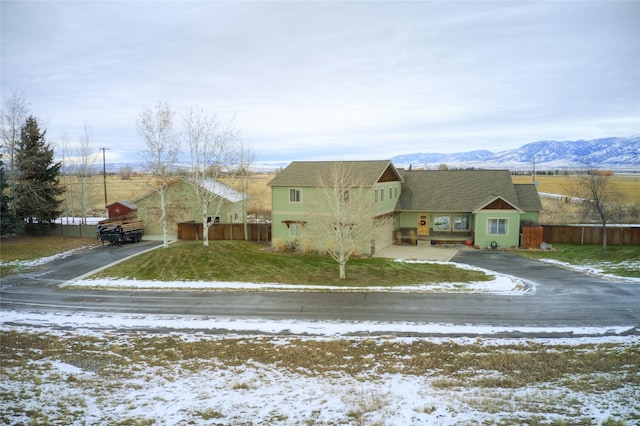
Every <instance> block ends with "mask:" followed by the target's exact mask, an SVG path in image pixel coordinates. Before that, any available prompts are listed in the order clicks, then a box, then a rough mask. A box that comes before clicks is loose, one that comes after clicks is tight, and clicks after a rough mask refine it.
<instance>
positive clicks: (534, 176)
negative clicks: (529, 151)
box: [531, 157, 536, 185]
mask: <svg viewBox="0 0 640 426" xmlns="http://www.w3.org/2000/svg"><path fill="white" fill-rule="evenodd" d="M531 176H533V183H534V185H535V183H536V157H533V172H532V173H531Z"/></svg>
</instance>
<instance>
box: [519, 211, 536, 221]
mask: <svg viewBox="0 0 640 426" xmlns="http://www.w3.org/2000/svg"><path fill="white" fill-rule="evenodd" d="M538 219H539V213H538V212H525V213H524V214H523V215H521V216H520V223H524V222H530V223H538Z"/></svg>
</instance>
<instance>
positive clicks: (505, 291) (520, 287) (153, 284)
mask: <svg viewBox="0 0 640 426" xmlns="http://www.w3.org/2000/svg"><path fill="white" fill-rule="evenodd" d="M396 262H403V263H431V264H442V265H452V266H456V267H458V268H460V269H466V270H474V271H480V272H484V273H485V274H487V275H488V276H491V277H493V279H492V280H490V281H477V282H471V283H455V282H451V283H447V282H444V283H432V284H416V285H389V286H367V287H351V286H332V285H308V284H282V283H248V282H238V281H159V280H135V279H121V278H118V279H114V278H97V279H81V280H77V281H76V280H74V281H68V282H66V283H63V284H62V285H61V287H71V288H73V287H76V288H86V287H89V288H101V289H106V290H108V289H114V290H122V289H144V290H149V289H175V290H218V291H224V290H245V291H272V290H279V291H346V292H352V291H367V292H401V293H407V292H424V293H492V294H501V295H522V294H530V293H533V292H534V291H535V283H533V282H530V281H523V280H522V279H520V278H517V277H514V276H511V275H504V274H498V273H496V272H494V271H489V270H486V269H482V268H478V267H475V266H471V265H466V264H461V263H453V262H431V261H422V260H404V259H397V260H396Z"/></svg>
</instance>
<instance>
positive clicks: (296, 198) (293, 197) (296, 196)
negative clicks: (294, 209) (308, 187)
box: [289, 188, 301, 203]
mask: <svg viewBox="0 0 640 426" xmlns="http://www.w3.org/2000/svg"><path fill="white" fill-rule="evenodd" d="M300 200H301V198H300V190H299V189H297V188H291V189H289V201H290V202H292V203H299V202H300Z"/></svg>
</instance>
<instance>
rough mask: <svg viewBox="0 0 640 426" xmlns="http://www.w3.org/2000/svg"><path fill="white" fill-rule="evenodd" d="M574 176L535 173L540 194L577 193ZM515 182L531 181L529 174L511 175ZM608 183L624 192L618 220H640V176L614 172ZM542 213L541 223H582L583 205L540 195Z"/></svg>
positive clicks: (578, 177) (631, 221)
mask: <svg viewBox="0 0 640 426" xmlns="http://www.w3.org/2000/svg"><path fill="white" fill-rule="evenodd" d="M579 179H580V176H577V175H557V176H546V175H541V176H536V182H537V184H538V192H539V193H549V194H560V195H566V196H569V197H571V196H577V195H578V193H579V192H578V191H577V187H578V181H579ZM512 181H513V182H514V183H531V182H532V181H533V179H532V177H531V176H513V177H512ZM610 182H611V183H612V184H613V185H614V186H615V188H616V189H617V190H618V191H619V192H620V193H622V194H623V197H622V198H623V200H624V206H625V211H626V212H627V214H626V216H625V217H623V218H622V219H621V222H623V223H637V222H638V221H639V220H640V217H639V212H640V175H613V176H611V177H610ZM541 201H542V207H543V209H544V210H543V212H542V213H541V214H540V223H543V224H565V223H580V222H584V221H585V218H584V217H583V215H582V208H581V206H580V205H578V204H576V203H571V202H567V200H566V199H562V198H555V199H554V198H547V197H541Z"/></svg>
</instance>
